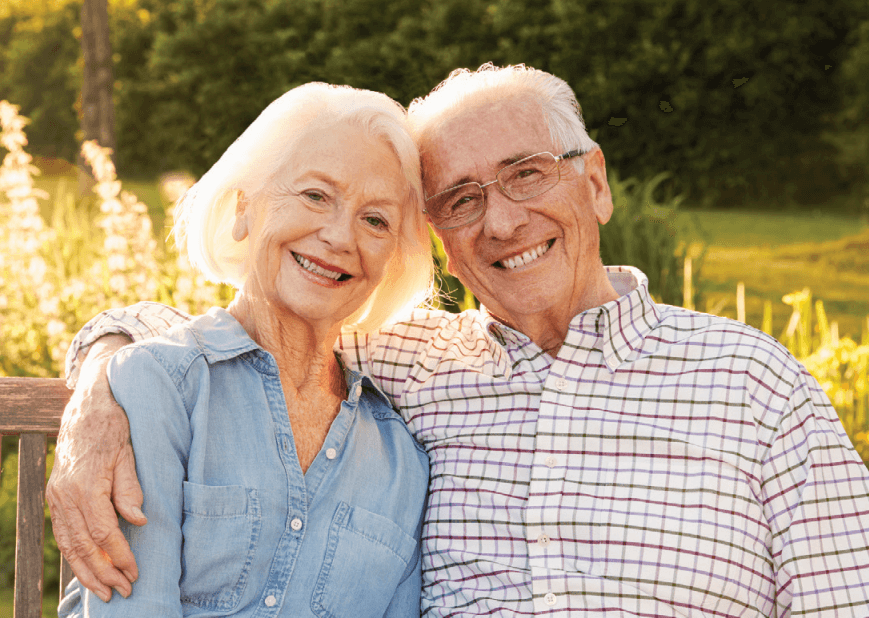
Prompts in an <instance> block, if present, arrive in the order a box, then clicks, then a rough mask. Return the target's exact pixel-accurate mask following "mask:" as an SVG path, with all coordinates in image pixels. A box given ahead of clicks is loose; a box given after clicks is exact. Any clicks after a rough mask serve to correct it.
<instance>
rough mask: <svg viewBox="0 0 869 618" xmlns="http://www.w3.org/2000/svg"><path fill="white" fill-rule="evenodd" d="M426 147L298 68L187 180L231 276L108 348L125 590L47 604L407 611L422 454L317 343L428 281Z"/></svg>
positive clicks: (371, 105) (203, 235)
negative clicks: (220, 303)
mask: <svg viewBox="0 0 869 618" xmlns="http://www.w3.org/2000/svg"><path fill="white" fill-rule="evenodd" d="M420 197H421V188H420V180H419V157H418V153H417V150H416V147H415V146H414V144H413V142H412V140H411V139H410V137H409V136H408V134H407V132H406V129H405V118H404V113H403V110H402V109H401V107H400V106H399V105H398V104H396V103H395V102H394V101H392V100H391V99H389V98H388V97H387V96H385V95H382V94H378V93H374V92H368V91H360V90H354V89H351V88H347V87H335V86H328V85H325V84H308V85H305V86H300V87H298V88H296V89H294V90H291V91H290V92H288V93H286V94H285V95H283V96H282V97H280V98H279V99H277V100H276V101H275V102H274V103H272V104H271V105H270V106H269V107H268V108H266V110H265V111H264V112H263V113H262V114H261V115H260V116H259V118H257V119H256V120H255V121H254V122H253V124H251V126H250V127H249V128H248V129H247V130H246V131H245V132H244V134H242V136H241V137H240V138H238V140H237V141H236V142H235V143H234V144H233V145H232V146H231V147H230V148H229V149H228V150H227V151H226V153H225V154H224V155H223V156H222V157H221V159H220V160H219V161H218V162H217V163H216V164H215V165H214V167H213V168H212V169H211V170H210V171H209V172H208V173H207V174H206V175H205V176H203V178H202V179H201V180H200V181H199V182H198V183H197V184H196V185H195V186H194V187H193V188H192V189H191V191H190V192H188V194H187V196H186V197H185V199H184V201H183V208H184V218H183V220H182V223H181V228H182V229H181V231H182V232H186V244H187V250H188V253H189V256H190V258H191V261H192V262H193V264H195V265H196V266H198V267H199V268H200V269H201V270H202V271H203V272H204V273H205V274H206V275H207V276H209V278H211V279H213V280H216V281H224V282H228V283H231V284H233V285H234V286H235V287H236V288H237V289H238V292H237V294H236V297H235V299H234V300H233V302H232V304H231V305H230V306H229V308H228V309H227V310H223V309H217V308H215V309H212V310H210V311H209V312H208V313H207V314H206V315H203V316H200V317H198V318H195V319H194V320H192V321H191V322H188V323H187V324H185V325H184V326H182V327H176V328H175V329H173V330H171V331H169V334H167V336H166V337H163V338H160V339H153V340H149V341H148V342H146V343H143V344H136V345H132V346H129V347H127V348H125V349H124V350H122V351H121V352H120V353H118V354H117V355H116V356H115V357H114V358H113V359H112V361H111V364H110V366H109V380H110V384H111V386H112V390H113V393H114V395H115V397H116V398H117V400H118V402H119V403H121V404H122V405H123V407H124V409H125V410H126V412H127V415H128V417H129V421H130V428H131V432H132V441H133V447H134V451H135V454H136V459H137V461H138V462H140V463H141V464H142V465H141V466H139V467H138V468H137V472H138V474H139V477H140V479H141V481H142V486H143V489H144V492H145V496H146V499H145V503H144V507H143V511H144V512H145V515H147V517H148V525H146V526H144V527H142V528H137V527H135V526H132V525H129V524H126V525H125V526H124V534H125V536H126V537H127V539H128V540H129V542H130V544H131V546H132V548H133V552H134V554H135V557H136V561H137V563H138V565H139V579H138V581H137V582H136V584H135V586H134V588H133V592H132V594H131V595H130V596H129V597H128V598H126V599H123V598H120V596H118V597H116V598H115V599H114V600H113V601H112V602H111V603H109V604H106V603H103V602H102V601H101V600H100V599H99V598H97V597H96V596H95V595H94V594H93V593H91V592H89V591H88V590H87V589H85V588H84V587H83V586H81V585H80V584H79V582H78V581H77V580H73V582H72V583H71V584H70V587H69V588H68V589H67V595H66V596H65V597H64V599H63V601H62V603H61V607H60V615H61V616H84V615H86V616H104V615H105V616H112V615H115V616H147V617H148V618H152V617H155V616H161V617H165V616H181V615H185V616H187V615H197V616H198V615H202V616H206V615H208V616H213V615H220V616H227V615H233V616H254V615H256V616H294V617H298V616H334V617H340V616H384V615H386V616H401V617H402V618H403V617H406V616H410V615H418V614H419V594H420V577H421V576H420V552H419V534H420V525H421V518H422V513H423V506H424V501H425V495H426V487H427V481H428V460H427V457H426V455H425V452H424V451H423V450H422V449H421V448H420V447H419V446H418V445H417V443H416V442H415V441H414V440H413V438H412V437H411V435H410V433H409V432H408V429H407V427H406V425H405V424H404V422H403V421H402V420H401V418H400V417H399V416H398V415H397V414H396V413H395V411H394V410H393V409H392V407H391V406H390V404H389V403H388V401H387V400H386V399H385V398H384V396H383V395H382V394H381V393H380V392H379V391H378V390H377V389H376V388H375V387H374V386H373V385H372V384H371V383H370V382H369V381H368V379H367V378H363V377H362V376H360V375H359V374H356V373H354V372H352V371H348V370H345V369H344V368H343V367H342V366H341V365H340V363H339V362H338V361H337V360H336V357H335V355H334V353H333V351H332V348H333V345H334V343H335V340H336V338H337V336H338V334H339V331H340V329H341V328H342V326H345V325H348V326H353V327H354V328H355V329H362V330H368V329H372V328H376V327H378V326H380V325H382V324H383V323H384V322H385V321H387V320H389V319H390V317H392V316H395V315H397V314H398V313H399V312H400V311H402V310H403V309H405V308H407V307H409V306H413V305H415V304H417V303H418V302H419V301H420V300H422V299H424V298H425V296H426V294H427V292H428V291H429V289H430V285H431V276H432V265H431V257H430V253H429V244H428V235H427V233H426V228H425V224H424V220H423V218H422V214H421V205H420Z"/></svg>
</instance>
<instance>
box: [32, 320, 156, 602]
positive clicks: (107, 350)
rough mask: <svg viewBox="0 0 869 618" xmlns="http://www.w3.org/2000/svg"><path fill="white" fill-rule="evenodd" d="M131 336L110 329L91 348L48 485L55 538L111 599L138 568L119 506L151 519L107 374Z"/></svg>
mask: <svg viewBox="0 0 869 618" xmlns="http://www.w3.org/2000/svg"><path fill="white" fill-rule="evenodd" d="M128 343H130V340H129V339H128V338H127V337H125V336H123V335H111V336H107V337H103V338H101V339H100V340H99V341H97V342H96V343H95V344H94V345H93V346H92V347H91V349H90V351H89V352H88V355H87V358H86V360H85V362H84V364H83V365H82V370H81V377H80V378H79V380H78V385H77V386H76V389H75V392H74V393H73V396H72V398H71V399H70V402H69V404H67V406H66V409H65V410H64V412H63V421H62V423H61V427H60V435H59V436H58V439H57V450H56V451H55V458H54V468H53V469H52V471H51V478H50V479H49V481H48V488H47V490H46V492H45V493H46V499H47V500H48V505H49V508H50V509H51V522H52V526H53V529H54V536H55V539H56V540H57V546H58V547H59V548H60V551H61V552H62V553H63V555H64V556H65V557H66V559H67V560H68V561H69V564H70V566H71V567H72V570H73V572H74V573H75V574H76V576H77V577H78V579H79V581H80V582H81V583H82V585H83V586H85V587H86V588H88V589H90V590H92V591H93V592H94V593H95V594H96V595H97V596H99V597H100V598H101V599H102V600H103V601H106V602H108V601H109V599H110V598H111V595H112V591H111V588H114V589H115V590H117V591H118V593H119V594H121V595H122V596H124V597H127V596H129V595H130V593H131V592H132V586H131V584H132V582H134V581H136V579H137V578H138V576H139V570H138V567H137V566H136V560H135V558H134V557H133V552H132V551H130V546H129V545H128V544H127V541H126V539H125V538H124V535H123V533H122V532H121V529H120V527H119V526H118V518H117V516H116V514H115V509H117V511H118V513H119V514H120V515H121V516H122V517H123V518H124V519H126V520H127V521H128V522H130V523H131V524H135V525H137V526H141V525H144V524H145V523H147V521H148V520H147V519H146V518H145V515H144V514H143V513H142V510H141V506H142V489H141V487H140V486H139V481H138V479H137V477H136V462H135V459H134V456H133V447H132V444H131V443H130V425H129V423H128V421H127V415H126V414H125V413H124V411H123V409H122V408H121V407H120V406H119V405H118V404H117V403H116V402H115V400H114V398H113V397H112V392H111V388H110V387H109V381H108V378H107V377H106V365H107V364H108V362H109V359H110V358H111V356H112V354H114V353H115V352H116V351H117V350H118V349H120V348H121V347H123V346H124V345H126V344H128ZM112 503H114V508H113V507H112Z"/></svg>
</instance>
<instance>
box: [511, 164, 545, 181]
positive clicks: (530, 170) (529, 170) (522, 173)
mask: <svg viewBox="0 0 869 618" xmlns="http://www.w3.org/2000/svg"><path fill="white" fill-rule="evenodd" d="M539 173H540V170H539V169H537V168H536V167H526V168H524V169H521V170H519V171H518V172H516V174H515V176H514V178H520V179H521V178H528V177H530V176H534V175H535V174H539Z"/></svg>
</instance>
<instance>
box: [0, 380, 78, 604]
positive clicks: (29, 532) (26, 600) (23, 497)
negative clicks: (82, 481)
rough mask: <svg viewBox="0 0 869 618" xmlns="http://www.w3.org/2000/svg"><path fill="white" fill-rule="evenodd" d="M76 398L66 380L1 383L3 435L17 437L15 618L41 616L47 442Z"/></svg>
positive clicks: (64, 573) (65, 576)
mask: <svg viewBox="0 0 869 618" xmlns="http://www.w3.org/2000/svg"><path fill="white" fill-rule="evenodd" d="M71 394H72V393H71V391H69V390H67V388H66V385H65V384H64V381H63V380H61V379H53V378H0V434H2V435H17V436H18V512H17V515H16V520H15V605H14V610H13V618H40V616H42V588H43V585H42V584H43V568H42V550H43V546H44V544H45V528H44V508H45V458H46V445H47V438H48V436H56V435H57V432H58V430H59V429H60V417H61V415H62V414H63V408H64V406H66V402H67V401H68V400H69V397H70V395H71ZM2 461H3V454H2V452H0V462H2ZM10 472H11V471H9V470H3V473H4V474H8V473H10ZM61 563H62V564H61V566H60V591H61V596H62V595H63V589H64V588H65V587H66V584H67V583H69V580H70V579H72V571H71V569H70V568H69V565H68V564H67V562H66V560H64V559H62V558H61Z"/></svg>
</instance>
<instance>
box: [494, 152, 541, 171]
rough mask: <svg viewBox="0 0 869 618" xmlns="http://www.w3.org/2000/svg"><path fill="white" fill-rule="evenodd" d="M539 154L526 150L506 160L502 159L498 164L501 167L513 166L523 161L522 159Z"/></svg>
mask: <svg viewBox="0 0 869 618" xmlns="http://www.w3.org/2000/svg"><path fill="white" fill-rule="evenodd" d="M536 154H538V153H537V152H531V151H530V150H524V151H522V152H520V153H518V154H515V155H513V156H512V157H507V158H506V159H501V160H500V161H499V162H498V163H499V164H500V166H501V167H506V166H507V165H512V164H513V163H516V162H517V161H521V160H522V159H527V158H528V157H530V156H532V155H536Z"/></svg>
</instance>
